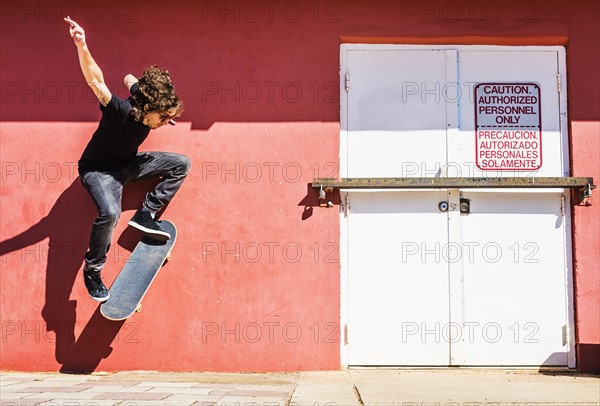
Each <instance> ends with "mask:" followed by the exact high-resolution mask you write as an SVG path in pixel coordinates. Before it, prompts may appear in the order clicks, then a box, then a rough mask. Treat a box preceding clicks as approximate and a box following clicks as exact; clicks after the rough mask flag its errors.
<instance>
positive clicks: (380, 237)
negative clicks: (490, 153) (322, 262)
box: [341, 46, 574, 366]
mask: <svg viewBox="0 0 600 406" xmlns="http://www.w3.org/2000/svg"><path fill="white" fill-rule="evenodd" d="M561 58H564V53H562V52H561V50H560V49H535V50H531V49H528V50H519V49H514V48H510V49H505V48H500V47H498V48H492V47H489V48H481V47H480V48H475V49H473V48H469V47H462V48H461V47H455V48H454V49H451V48H450V47H448V48H447V49H436V50H432V49H424V48H423V47H421V48H419V47H414V48H412V47H391V49H390V47H377V46H372V47H360V46H345V47H343V48H342V68H343V69H342V76H343V78H344V80H345V79H346V75H345V73H346V72H348V75H347V77H348V78H349V82H348V83H347V85H348V88H349V91H348V92H347V93H344V94H343V95H342V103H343V104H342V137H341V163H342V176H343V177H435V176H442V177H443V176H449V177H454V176H462V177H486V176H565V175H566V174H567V173H568V168H567V167H566V165H567V164H566V163H565V162H566V160H565V156H567V151H566V145H567V143H566V139H565V134H564V131H562V130H561V129H562V127H563V123H561V111H563V110H564V106H562V104H561V101H560V98H561V93H560V92H559V88H557V75H559V74H560V66H561V65H560V63H559V62H560V60H561ZM493 82H499V83H525V82H529V83H535V84H537V85H538V86H539V88H540V91H541V92H540V99H541V100H540V104H539V108H540V109H541V111H542V114H541V117H542V119H543V122H542V123H541V124H542V128H543V131H544V132H543V137H542V142H543V145H542V151H543V153H544V156H543V165H542V167H541V168H540V169H539V170H538V171H536V172H535V173H532V172H522V171H495V172H490V171H486V172H483V171H481V170H480V169H479V168H478V167H477V165H476V162H475V161H476V156H475V153H476V152H475V141H474V140H475V124H474V115H475V112H474V94H473V89H474V86H475V85H476V84H478V83H493ZM344 85H346V83H344ZM565 200H566V201H565ZM343 201H344V202H345V203H344V210H343V213H341V217H342V229H343V235H342V251H341V252H342V255H343V262H342V272H343V287H344V292H345V293H344V296H343V305H342V310H343V311H342V313H343V319H344V320H342V322H343V323H344V324H346V325H347V327H346V331H347V337H346V340H345V342H346V344H345V345H344V346H343V349H342V351H344V352H345V353H343V359H345V361H346V362H347V364H348V365H350V366H352V365H381V366H384V365H386V366H394V365H436V366H446V365H490V366H510V365H515V366H516V365H531V366H537V365H555V366H556V365H559V366H566V365H571V366H572V365H573V363H574V353H573V350H572V346H573V341H574V340H573V335H572V332H571V329H570V326H571V325H572V312H571V311H570V304H569V297H570V294H569V288H570V287H569V281H570V276H569V275H570V265H569V259H570V248H569V247H570V239H569V233H570V231H569V222H568V218H569V216H570V215H569V212H568V207H569V202H568V196H567V195H565V194H563V191H562V190H546V191H543V192H539V191H533V190H531V189H508V190H499V189H485V190H473V189H465V190H460V189H452V188H450V189H443V190H442V189H437V190H436V189H431V190H402V191H398V190H396V191H390V190H377V191H375V190H371V191H345V192H343ZM443 202H445V203H447V206H448V209H447V210H446V211H443V209H444V206H443V205H442V208H441V209H440V203H443ZM461 203H467V204H468V205H469V207H468V211H469V212H468V213H461V211H460V207H461V206H460V204H461Z"/></svg>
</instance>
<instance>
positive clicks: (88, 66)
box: [64, 17, 112, 106]
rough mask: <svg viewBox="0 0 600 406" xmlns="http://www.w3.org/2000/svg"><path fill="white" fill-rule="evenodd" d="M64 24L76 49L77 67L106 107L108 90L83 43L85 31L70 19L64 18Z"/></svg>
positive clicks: (109, 94) (99, 70)
mask: <svg viewBox="0 0 600 406" xmlns="http://www.w3.org/2000/svg"><path fill="white" fill-rule="evenodd" d="M64 20H65V22H66V23H67V24H69V34H70V35H71V38H73V42H74V43H75V46H76V47H77V54H78V56H79V65H80V66H81V72H83V76H84V77H85V80H86V82H87V84H88V85H89V86H90V87H91V88H92V91H93V92H94V94H95V95H96V97H97V98H98V100H99V101H100V103H101V104H102V105H103V106H106V105H107V104H108V102H109V101H110V98H111V97H112V95H111V93H110V90H108V87H107V86H106V84H105V83H104V75H103V74H102V70H101V69H100V67H99V66H98V64H97V63H96V61H95V60H94V58H92V54H91V53H90V51H89V49H88V47H87V43H86V41H85V31H84V30H83V28H81V26H80V25H79V24H77V23H76V22H75V21H73V20H71V18H70V17H66V18H65V19H64Z"/></svg>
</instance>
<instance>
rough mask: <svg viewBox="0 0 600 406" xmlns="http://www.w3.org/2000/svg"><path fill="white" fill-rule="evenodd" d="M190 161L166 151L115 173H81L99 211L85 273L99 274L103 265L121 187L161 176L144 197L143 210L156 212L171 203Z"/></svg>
mask: <svg viewBox="0 0 600 406" xmlns="http://www.w3.org/2000/svg"><path fill="white" fill-rule="evenodd" d="M190 168H191V162H190V160H189V159H188V158H187V157H186V156H185V155H180V154H173V153H167V152H143V153H139V154H137V156H136V157H135V158H134V159H133V161H132V162H131V163H129V164H128V165H127V166H126V167H125V168H122V169H119V170H117V171H112V172H107V171H102V172H98V171H88V172H83V173H82V174H81V183H83V186H84V187H85V188H86V189H87V191H88V192H89V194H90V195H91V196H92V199H93V200H94V203H96V207H97V208H98V217H97V218H96V220H94V223H93V225H92V234H91V236H90V246H89V251H88V252H87V253H86V254H85V267H84V269H85V270H86V271H100V270H101V269H102V267H103V266H104V264H105V262H106V253H107V252H108V250H109V248H110V243H111V240H112V235H113V230H114V228H115V226H116V225H117V221H118V220H119V217H120V216H121V197H122V195H123V186H124V185H125V184H127V183H133V182H136V181H138V180H142V179H148V178H156V177H162V179H161V181H160V183H158V185H156V187H155V189H154V190H153V191H152V192H149V193H148V194H147V195H146V198H145V200H144V203H143V207H144V208H146V209H147V210H149V211H153V212H157V211H159V210H160V209H161V208H162V207H163V206H164V205H165V204H167V203H168V202H170V201H171V199H172V198H173V196H175V193H177V191H178V190H179V187H180V186H181V184H182V183H183V181H184V180H185V177H186V176H187V174H188V173H189V171H190Z"/></svg>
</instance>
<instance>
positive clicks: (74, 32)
mask: <svg viewBox="0 0 600 406" xmlns="http://www.w3.org/2000/svg"><path fill="white" fill-rule="evenodd" d="M64 20H65V22H66V23H67V24H69V26H70V27H69V34H70V35H71V38H73V42H74V43H75V45H77V46H83V45H85V31H84V30H83V28H81V26H80V25H79V24H77V23H76V22H75V21H73V20H71V17H69V16H67V17H65V18H64Z"/></svg>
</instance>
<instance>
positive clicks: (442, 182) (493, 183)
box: [311, 177, 596, 207]
mask: <svg viewBox="0 0 600 406" xmlns="http://www.w3.org/2000/svg"><path fill="white" fill-rule="evenodd" d="M311 187H312V188H313V189H319V191H320V192H319V198H320V199H321V200H322V201H327V206H329V207H331V206H333V204H332V203H331V200H330V199H329V198H328V194H330V193H331V192H333V191H334V190H335V189H477V188H480V189H483V188H486V189H487V188H503V189H507V188H534V189H541V188H545V189H552V188H562V189H577V190H578V191H579V202H580V203H582V202H584V201H585V200H586V199H587V198H588V197H591V196H592V189H595V188H596V185H594V179H593V178H588V177H538V178H536V177H522V178H519V177H506V178H483V177H481V178H444V177H440V178H342V179H335V178H319V179H315V180H314V181H313V182H312V183H311Z"/></svg>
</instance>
